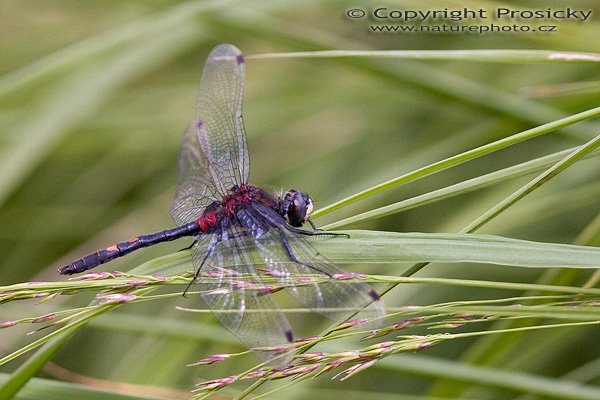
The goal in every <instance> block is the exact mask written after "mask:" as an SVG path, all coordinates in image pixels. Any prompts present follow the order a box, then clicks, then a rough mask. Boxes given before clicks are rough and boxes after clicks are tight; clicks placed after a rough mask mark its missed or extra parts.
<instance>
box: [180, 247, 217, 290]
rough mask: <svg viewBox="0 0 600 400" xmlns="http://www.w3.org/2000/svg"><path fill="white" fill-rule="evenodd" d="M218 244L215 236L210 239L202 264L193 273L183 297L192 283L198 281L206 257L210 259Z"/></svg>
mask: <svg viewBox="0 0 600 400" xmlns="http://www.w3.org/2000/svg"><path fill="white" fill-rule="evenodd" d="M218 242H219V240H218V238H217V237H216V236H213V237H212V238H211V241H210V244H209V245H208V249H207V250H206V254H205V255H204V258H203V259H202V262H201V263H200V265H199V266H198V268H197V269H196V272H195V273H194V277H193V278H192V280H191V281H190V283H188V285H187V287H186V288H185V290H184V291H183V297H185V294H186V293H187V291H188V290H190V287H191V286H192V283H194V282H195V281H196V279H198V277H199V276H200V271H202V267H203V266H204V263H205V262H206V260H208V257H210V256H211V255H212V253H214V251H215V248H216V247H217V243H218ZM195 243H196V242H194V243H192V245H194V244H195ZM190 247H191V246H190Z"/></svg>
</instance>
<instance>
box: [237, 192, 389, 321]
mask: <svg viewBox="0 0 600 400" xmlns="http://www.w3.org/2000/svg"><path fill="white" fill-rule="evenodd" d="M252 210H254V216H253V215H252V214H253V212H252ZM252 210H249V213H248V218H254V219H255V222H254V225H260V224H261V223H262V224H263V225H264V222H261V221H263V220H264V221H269V222H270V224H271V225H272V226H275V227H279V228H275V227H271V228H270V229H269V231H268V232H267V233H265V234H263V235H260V236H258V237H256V238H255V239H254V242H255V244H256V246H257V247H258V248H259V250H260V251H261V253H262V259H263V262H264V264H265V266H266V268H267V269H268V271H269V273H271V274H272V275H273V276H276V277H279V279H280V283H281V284H282V285H285V286H287V287H289V288H290V291H291V294H292V295H293V296H294V297H295V298H296V300H298V302H300V303H301V304H303V305H304V306H305V307H308V308H310V309H312V310H314V311H316V312H317V313H319V314H321V315H323V316H325V317H327V318H329V319H332V320H334V321H343V320H344V319H347V318H350V317H352V318H354V319H362V318H366V319H371V320H374V323H373V324H371V325H378V324H381V319H382V318H383V317H384V316H385V305H384V304H383V301H382V300H381V299H380V297H379V295H378V294H377V292H375V291H374V290H373V288H371V286H369V285H368V284H366V283H364V282H356V281H352V280H347V279H346V278H351V277H352V275H351V274H348V273H346V272H345V271H343V270H342V269H340V268H339V267H337V266H336V265H335V264H334V263H333V262H331V261H330V260H328V259H326V258H325V257H324V256H322V255H321V254H320V253H319V252H317V250H315V248H314V247H313V246H312V245H311V244H310V243H309V242H308V241H307V240H306V239H305V237H304V236H302V235H300V234H298V233H295V232H293V231H291V230H288V229H286V228H285V226H286V225H285V221H284V220H283V217H281V216H280V215H279V214H277V213H276V212H275V211H274V210H272V209H271V208H269V207H265V206H264V205H262V204H258V203H256V204H253V208H252ZM258 214H260V216H259V215H258ZM263 218H264V219H263ZM290 253H292V255H290ZM293 258H295V259H296V260H297V261H298V262H296V261H294V260H293Z"/></svg>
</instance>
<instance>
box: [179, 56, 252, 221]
mask: <svg viewBox="0 0 600 400" xmlns="http://www.w3.org/2000/svg"><path fill="white" fill-rule="evenodd" d="M243 80H244V62H243V56H242V54H241V52H240V51H239V50H238V49H237V48H236V47H235V46H232V45H228V44H223V45H219V46H217V47H215V48H214V49H213V50H212V51H211V53H210V54H209V56H208V59H207V61H206V64H205V66H204V70H203V72H202V77H201V78H200V89H199V93H198V100H197V110H196V121H195V122H194V124H192V126H190V127H188V129H187V130H186V131H185V133H184V136H183V140H182V143H181V150H180V153H179V164H178V168H177V177H178V181H177V189H176V191H175V198H174V199H173V204H172V206H171V216H172V217H173V221H175V223H176V224H177V225H182V224H184V223H187V222H190V221H192V220H194V219H196V218H198V217H199V216H200V215H202V213H203V211H204V209H205V208H206V207H207V206H208V205H209V204H210V203H212V202H213V201H220V200H222V198H223V196H224V195H225V194H226V193H227V191H228V190H229V189H230V188H231V187H233V186H234V185H239V184H241V183H246V182H247V180H248V173H249V160H248V149H247V145H246V134H245V131H244V125H243V121H242V96H243Z"/></svg>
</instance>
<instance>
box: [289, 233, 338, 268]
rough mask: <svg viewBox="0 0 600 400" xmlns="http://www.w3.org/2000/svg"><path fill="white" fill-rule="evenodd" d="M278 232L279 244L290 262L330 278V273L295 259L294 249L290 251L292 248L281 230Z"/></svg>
mask: <svg viewBox="0 0 600 400" xmlns="http://www.w3.org/2000/svg"><path fill="white" fill-rule="evenodd" d="M278 231H279V239H280V241H281V244H282V245H283V248H284V249H285V251H286V252H287V253H288V256H289V257H290V259H291V260H292V261H294V262H297V263H298V264H300V265H304V266H305V267H306V268H309V269H312V270H313V271H316V272H318V273H320V274H323V275H327V276H328V277H330V278H331V274H330V273H328V272H325V271H322V270H320V269H319V268H317V267H315V266H313V265H310V264H307V263H305V262H304V261H302V260H300V259H299V258H298V257H296V254H295V253H294V249H292V246H291V245H290V242H289V241H288V239H287V236H285V233H284V232H283V230H281V229H278Z"/></svg>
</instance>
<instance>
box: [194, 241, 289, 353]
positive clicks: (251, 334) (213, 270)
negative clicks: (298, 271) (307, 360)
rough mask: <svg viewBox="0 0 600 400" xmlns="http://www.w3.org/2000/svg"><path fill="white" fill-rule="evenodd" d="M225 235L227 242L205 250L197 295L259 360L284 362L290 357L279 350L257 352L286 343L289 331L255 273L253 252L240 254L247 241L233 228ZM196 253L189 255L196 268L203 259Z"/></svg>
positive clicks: (267, 290)
mask: <svg viewBox="0 0 600 400" xmlns="http://www.w3.org/2000/svg"><path fill="white" fill-rule="evenodd" d="M228 234H229V240H223V241H217V242H216V244H215V245H214V251H212V252H210V250H209V256H208V258H207V259H206V261H205V263H204V266H203V267H202V270H201V274H200V277H199V279H198V282H199V283H200V284H201V293H202V295H201V296H202V298H203V299H204V301H205V302H206V304H207V306H208V307H209V308H210V309H211V310H212V312H213V313H214V315H215V316H216V317H217V319H218V320H219V322H221V324H222V325H223V326H224V327H225V328H227V329H228V330H229V331H230V332H231V333H233V334H234V335H235V336H237V337H238V339H239V340H240V341H241V342H242V343H244V344H245V345H246V346H247V347H248V348H251V349H253V350H254V352H255V353H256V354H257V355H258V356H259V357H260V358H261V359H262V360H265V361H266V360H270V359H272V358H273V357H275V356H279V357H278V358H277V360H276V361H275V363H276V364H283V363H286V362H288V361H289V360H290V358H291V355H290V354H288V355H285V354H280V353H281V349H277V348H274V349H273V350H266V349H265V350H258V349H257V348H264V347H272V346H281V345H284V346H285V345H287V344H289V343H290V342H291V341H292V329H291V327H290V324H289V322H288V320H287V319H286V318H285V316H284V315H283V313H282V312H281V310H280V309H279V308H278V307H277V305H276V304H275V302H274V301H273V299H272V294H271V291H270V289H271V288H272V287H271V286H268V285H265V284H264V283H263V280H262V278H261V276H260V275H259V274H258V273H257V270H256V265H257V264H261V260H256V259H254V257H253V254H254V253H256V252H252V251H244V248H245V246H246V245H247V241H246V240H245V238H244V237H243V235H242V234H240V233H239V231H237V230H236V229H231V230H230V232H228ZM213 237H214V238H217V236H213ZM208 247H209V248H210V247H211V245H209V246H208ZM199 250H200V251H195V252H194V255H193V263H194V266H195V267H196V268H199V267H200V265H201V264H202V261H203V260H204V258H205V252H204V251H203V250H204V249H199Z"/></svg>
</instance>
